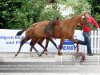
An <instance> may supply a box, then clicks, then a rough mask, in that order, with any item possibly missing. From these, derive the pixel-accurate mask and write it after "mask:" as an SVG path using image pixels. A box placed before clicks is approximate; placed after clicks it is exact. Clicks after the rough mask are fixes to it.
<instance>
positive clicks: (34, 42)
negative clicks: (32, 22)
mask: <svg viewBox="0 0 100 75" xmlns="http://www.w3.org/2000/svg"><path fill="white" fill-rule="evenodd" d="M38 40H39V39H38V38H34V39H32V41H31V42H30V45H31V48H30V55H31V54H32V48H34V50H35V51H36V53H37V55H38V56H40V55H39V53H38V50H37V49H36V48H35V47H34V45H35V44H36V43H37V41H38ZM31 56H32V55H31Z"/></svg>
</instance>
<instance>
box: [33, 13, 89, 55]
mask: <svg viewBox="0 0 100 75" xmlns="http://www.w3.org/2000/svg"><path fill="white" fill-rule="evenodd" d="M79 23H83V24H87V25H88V24H89V23H88V22H87V21H86V19H85V18H84V17H83V15H78V16H74V17H72V18H70V19H67V20H62V21H60V27H59V26H55V29H54V36H53V38H59V39H61V40H60V46H59V51H58V55H61V53H60V50H61V49H62V44H63V41H64V39H69V40H71V41H73V42H74V43H76V45H77V52H78V51H79V46H78V42H77V40H75V39H74V38H73V35H74V31H75V29H76V27H77V26H78V24H79ZM44 26H45V25H44ZM39 32H41V33H39ZM34 35H35V36H37V37H43V36H44V35H45V34H44V33H43V29H42V28H41V25H37V26H36V27H35V29H34ZM47 45H48V44H46V47H47ZM43 53H44V51H43V52H42V54H43Z"/></svg>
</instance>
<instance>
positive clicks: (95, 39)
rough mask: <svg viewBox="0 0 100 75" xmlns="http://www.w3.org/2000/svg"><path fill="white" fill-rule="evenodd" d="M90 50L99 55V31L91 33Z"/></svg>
mask: <svg viewBox="0 0 100 75" xmlns="http://www.w3.org/2000/svg"><path fill="white" fill-rule="evenodd" d="M91 49H92V52H93V53H94V54H100V31H97V30H94V31H93V30H92V31H91Z"/></svg>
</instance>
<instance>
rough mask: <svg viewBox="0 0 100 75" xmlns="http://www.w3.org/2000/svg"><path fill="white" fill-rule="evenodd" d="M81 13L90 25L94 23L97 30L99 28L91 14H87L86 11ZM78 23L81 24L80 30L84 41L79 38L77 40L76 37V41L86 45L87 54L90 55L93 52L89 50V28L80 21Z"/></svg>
mask: <svg viewBox="0 0 100 75" xmlns="http://www.w3.org/2000/svg"><path fill="white" fill-rule="evenodd" d="M83 15H84V17H85V18H86V20H87V21H88V22H89V23H90V24H91V25H94V26H95V27H96V29H97V30H100V29H99V25H98V24H97V22H96V21H95V19H94V18H93V17H92V16H90V15H89V13H88V12H84V14H83ZM80 25H81V27H82V30H83V36H84V41H81V40H78V39H77V41H78V43H79V44H82V45H87V55H88V56H92V55H93V54H92V51H91V41H90V31H91V29H90V27H88V26H87V25H83V24H81V23H80Z"/></svg>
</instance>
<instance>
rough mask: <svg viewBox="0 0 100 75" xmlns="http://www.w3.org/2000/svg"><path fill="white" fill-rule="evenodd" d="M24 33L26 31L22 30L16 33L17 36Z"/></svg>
mask: <svg viewBox="0 0 100 75" xmlns="http://www.w3.org/2000/svg"><path fill="white" fill-rule="evenodd" d="M24 31H26V29H23V30H21V31H19V32H17V34H16V35H17V36H20V35H21V34H22V33H23V32H24Z"/></svg>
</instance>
